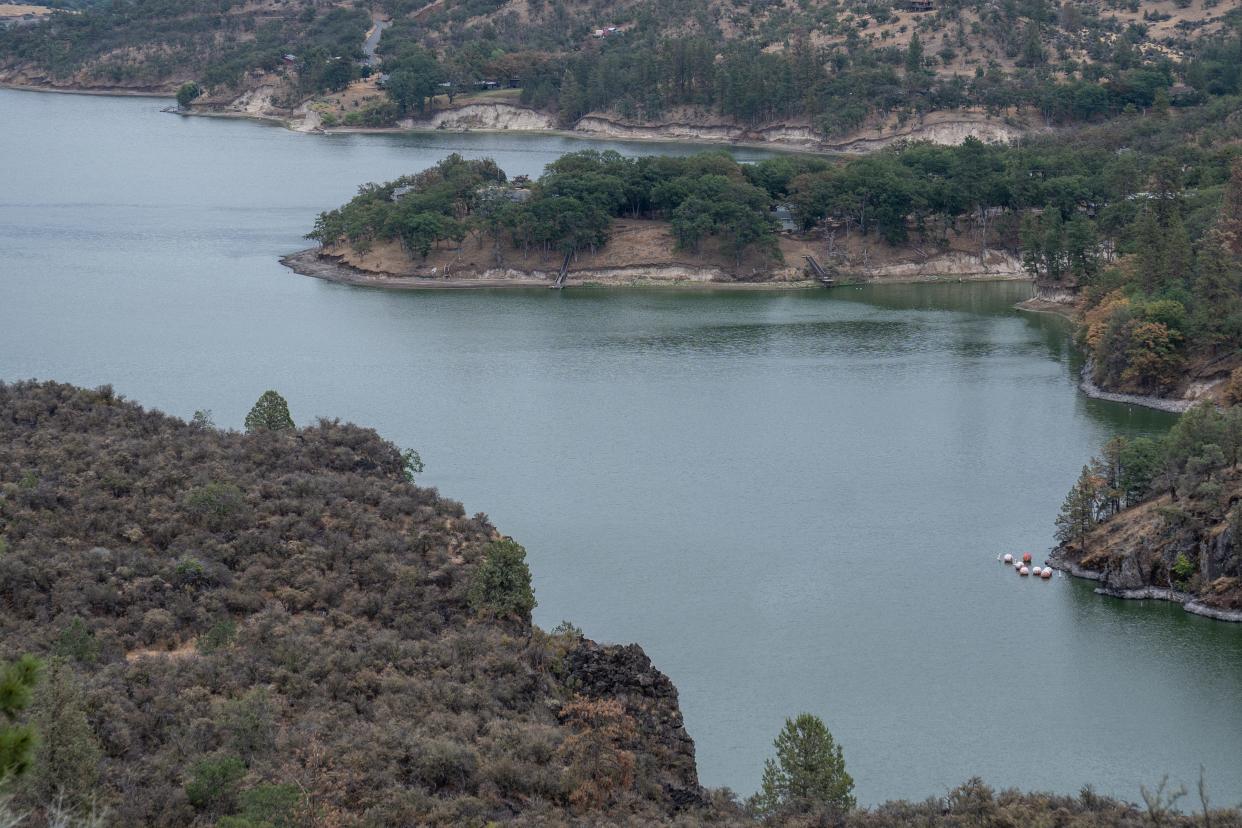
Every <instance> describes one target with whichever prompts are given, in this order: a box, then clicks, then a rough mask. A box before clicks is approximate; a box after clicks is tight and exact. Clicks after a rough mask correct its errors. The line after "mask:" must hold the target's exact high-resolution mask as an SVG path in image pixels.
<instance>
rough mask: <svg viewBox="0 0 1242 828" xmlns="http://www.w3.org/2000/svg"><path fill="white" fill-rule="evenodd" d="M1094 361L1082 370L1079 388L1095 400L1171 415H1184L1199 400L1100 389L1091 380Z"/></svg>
mask: <svg viewBox="0 0 1242 828" xmlns="http://www.w3.org/2000/svg"><path fill="white" fill-rule="evenodd" d="M1091 367H1092V361H1091V359H1090V358H1088V359H1087V361H1086V362H1085V363H1084V364H1083V366H1082V370H1081V371H1080V372H1079V374H1078V388H1079V390H1081V391H1082V392H1083V393H1084V394H1086V395H1087V396H1088V397H1091V398H1092V399H1094V400H1106V401H1108V402H1115V403H1125V404H1127V405H1141V406H1143V407H1144V408H1154V409H1155V410H1157V411H1166V412H1168V413H1170V414H1184V413H1186V412H1187V411H1189V410H1190V409H1191V408H1194V406H1195V405H1196V404H1197V402H1198V401H1197V400H1183V399H1174V398H1170V397H1155V396H1149V395H1146V394H1122V393H1118V392H1115V391H1105V390H1104V389H1103V388H1100V387H1099V386H1098V385H1096V384H1095V382H1094V381H1093V380H1092V379H1091Z"/></svg>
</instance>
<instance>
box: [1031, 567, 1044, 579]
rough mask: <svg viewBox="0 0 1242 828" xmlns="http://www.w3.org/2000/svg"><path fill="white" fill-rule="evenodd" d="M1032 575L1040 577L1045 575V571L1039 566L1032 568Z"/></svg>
mask: <svg viewBox="0 0 1242 828" xmlns="http://www.w3.org/2000/svg"><path fill="white" fill-rule="evenodd" d="M1031 574H1032V575H1034V576H1035V577H1039V576H1040V575H1043V574H1044V571H1043V570H1042V569H1040V568H1039V567H1038V566H1033V567H1031Z"/></svg>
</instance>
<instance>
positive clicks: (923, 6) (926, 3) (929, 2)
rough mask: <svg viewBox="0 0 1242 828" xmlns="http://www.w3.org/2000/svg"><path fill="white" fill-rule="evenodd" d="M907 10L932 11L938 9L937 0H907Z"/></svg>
mask: <svg viewBox="0 0 1242 828" xmlns="http://www.w3.org/2000/svg"><path fill="white" fill-rule="evenodd" d="M903 5H904V6H905V9H906V11H911V12H930V11H935V10H936V5H935V0H905V3H904V4H903Z"/></svg>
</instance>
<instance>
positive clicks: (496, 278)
mask: <svg viewBox="0 0 1242 828" xmlns="http://www.w3.org/2000/svg"><path fill="white" fill-rule="evenodd" d="M280 263H281V264H283V265H284V266H285V267H287V268H289V269H290V270H292V271H293V272H294V273H299V274H301V275H303V276H312V277H314V278H316V279H323V280H324V281H327V282H336V283H337V284H342V285H353V286H355V287H369V288H379V289H381V290H483V289H495V288H506V289H507V288H550V287H552V286H553V283H554V282H555V280H556V275H557V274H556V273H555V272H552V271H542V270H531V271H521V270H516V269H513V268H496V269H494V270H489V271H485V272H483V273H482V274H480V275H477V276H473V277H470V278H436V277H428V276H386V275H382V274H379V273H373V272H371V271H367V270H362V269H361V268H357V267H353V266H352V265H350V264H348V263H346V262H344V261H342V260H341V258H340V257H339V256H331V255H321V254H320V251H319V249H318V248H313V247H312V248H310V249H308V250H300V251H298V252H297V253H292V254H290V255H288V256H282V257H281V259H280ZM685 270H687V268H684V267H678V266H675V265H666V264H656V265H627V266H620V267H614V268H588V269H583V270H576V271H571V272H570V274H569V275H568V276H567V278H566V280H565V284H566V286H568V287H606V288H610V289H612V288H627V287H660V288H665V289H668V288H672V289H682V290H705V289H706V290H805V289H807V288H814V287H819V283H818V282H816V281H814V280H812V279H805V280H799V281H771V282H732V281H715V278H718V277H720V276H722V275H723V274H720V273H717V271H716V269H715V268H697V269H695V270H697V271H698V272H697V274H696V275H697V276H698V277H699V278H679V277H678V275H679V274H680V273H681V272H682V271H685ZM492 274H495V275H492ZM654 274H661V275H666V276H668V278H653V277H652V275H654Z"/></svg>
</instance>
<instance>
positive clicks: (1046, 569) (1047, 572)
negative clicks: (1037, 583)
mask: <svg viewBox="0 0 1242 828" xmlns="http://www.w3.org/2000/svg"><path fill="white" fill-rule="evenodd" d="M1039 577H1041V578H1043V579H1044V580H1045V581H1047V580H1050V579H1051V578H1052V567H1044V571H1043V572H1041V573H1040V575H1039Z"/></svg>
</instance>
